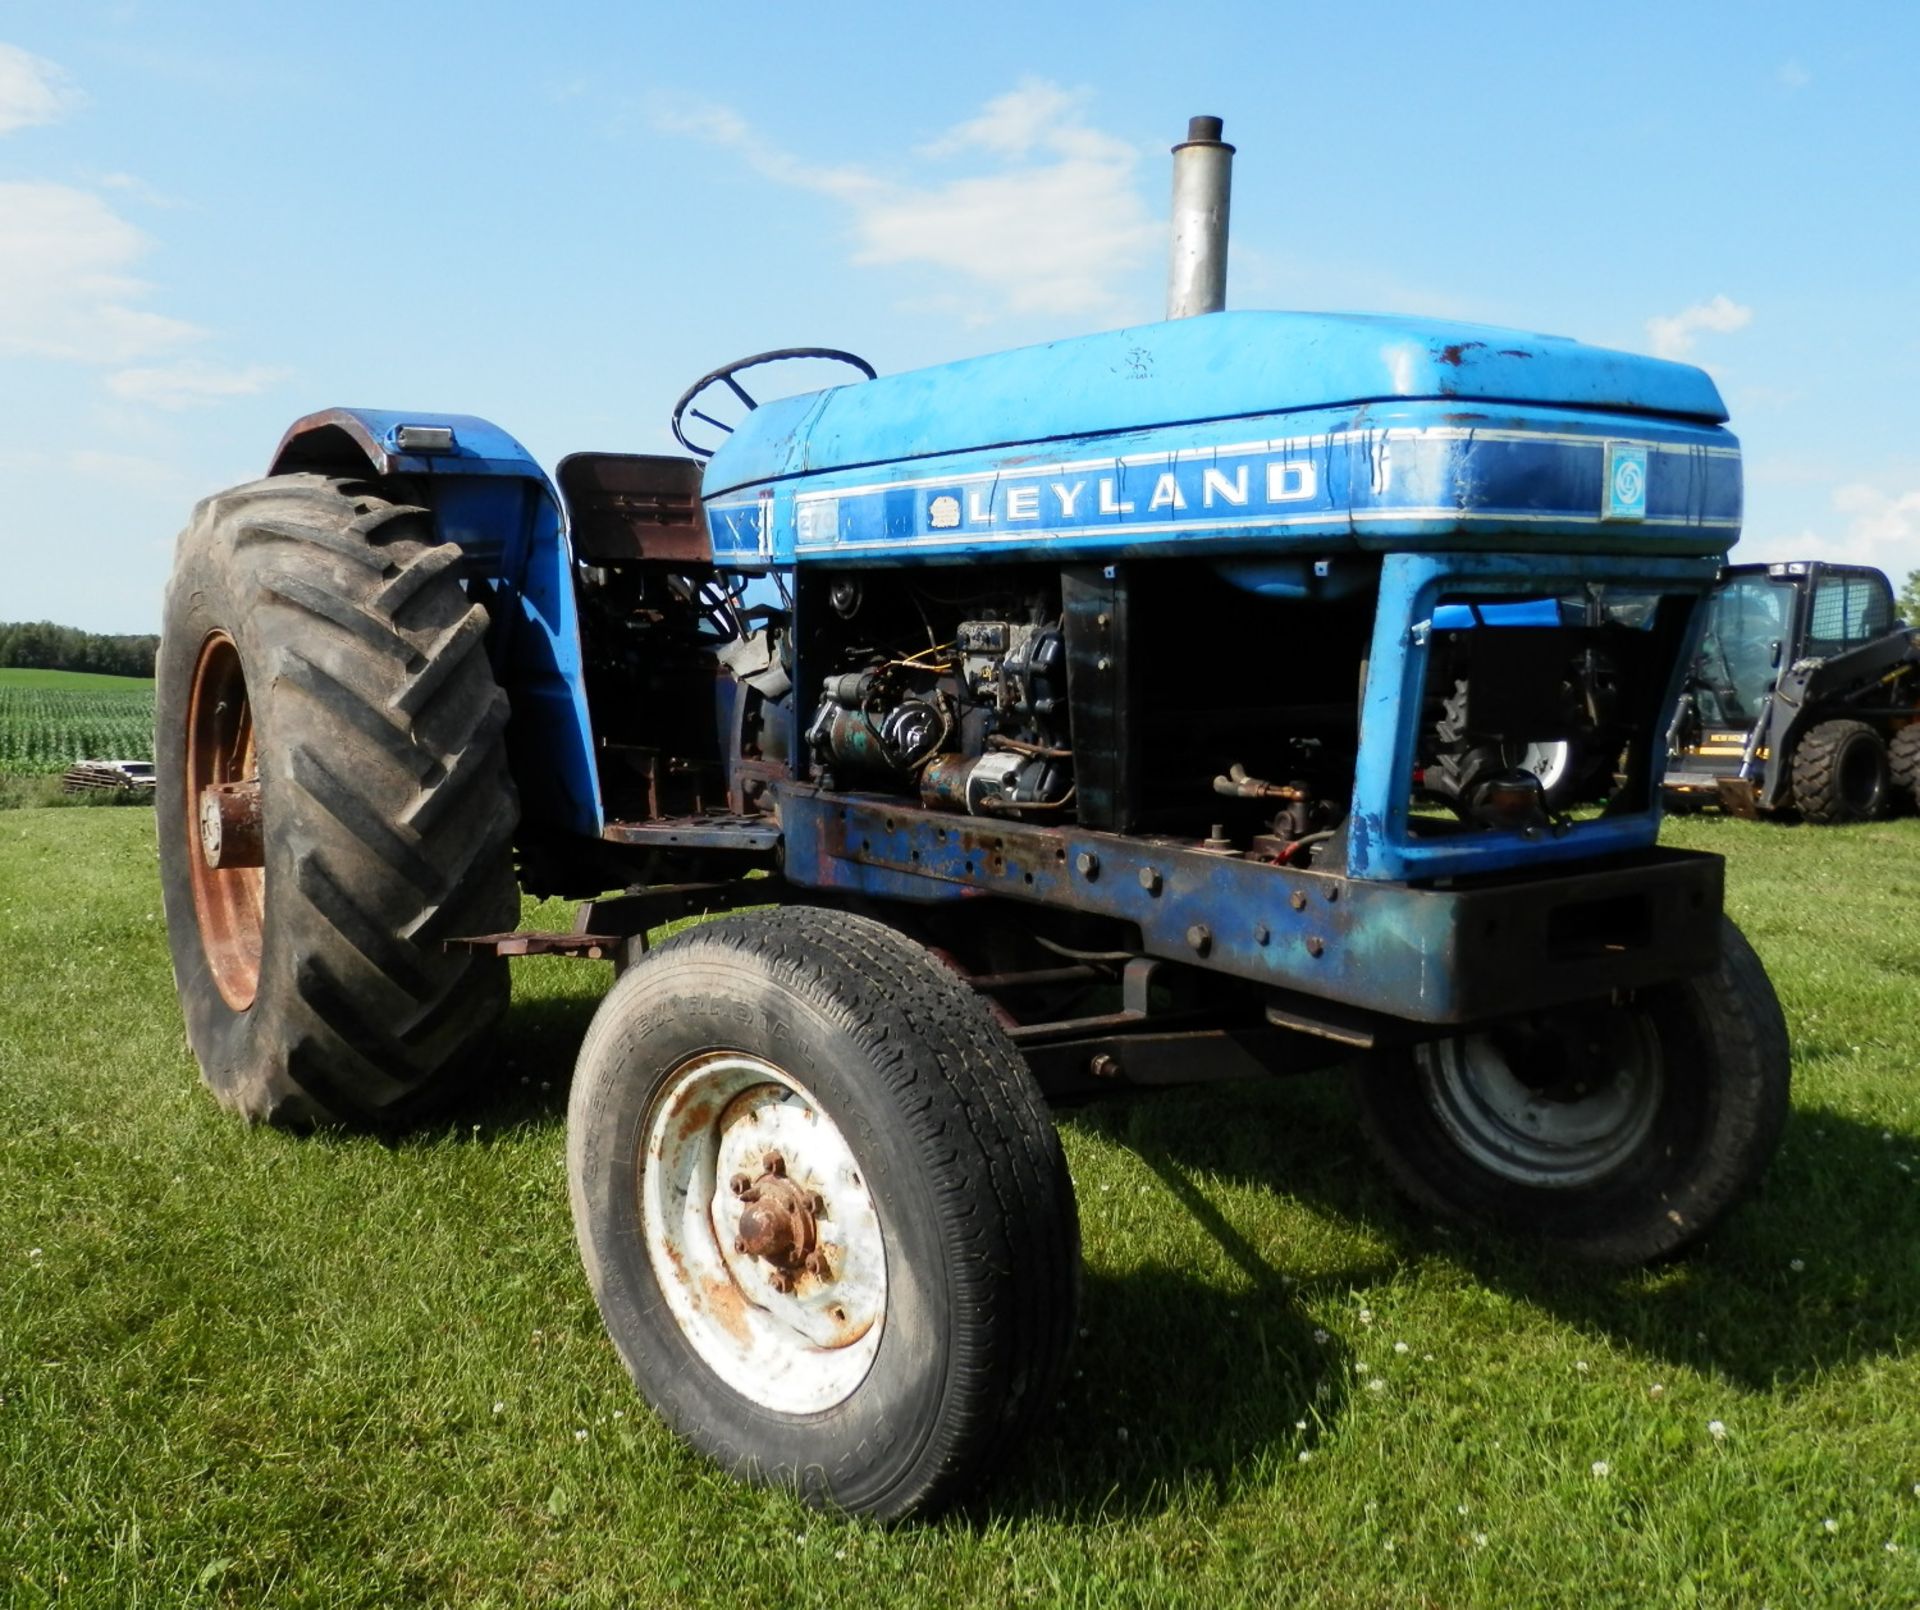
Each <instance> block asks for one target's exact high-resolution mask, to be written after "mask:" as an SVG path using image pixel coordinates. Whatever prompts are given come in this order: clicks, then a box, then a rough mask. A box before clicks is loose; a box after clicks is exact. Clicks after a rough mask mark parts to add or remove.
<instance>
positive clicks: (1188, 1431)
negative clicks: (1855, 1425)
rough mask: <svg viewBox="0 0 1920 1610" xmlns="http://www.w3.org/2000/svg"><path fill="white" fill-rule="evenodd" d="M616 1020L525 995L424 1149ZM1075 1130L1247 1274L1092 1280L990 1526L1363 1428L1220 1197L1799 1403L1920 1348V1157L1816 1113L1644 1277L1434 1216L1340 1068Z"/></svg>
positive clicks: (1268, 1466) (1167, 1489)
mask: <svg viewBox="0 0 1920 1610" xmlns="http://www.w3.org/2000/svg"><path fill="white" fill-rule="evenodd" d="M597 1004H598V992H597V991H596V992H594V993H591V994H588V993H583V994H581V995H579V996H560V997H547V996H542V997H535V998H532V999H524V1000H520V1001H517V1002H516V1003H515V1006H514V1010H513V1012H512V1014H511V1015H510V1016H509V1018H508V1019H507V1022H506V1024H505V1025H504V1026H503V1028H502V1030H501V1033H500V1037H499V1044H498V1047H497V1055H496V1060H495V1071H494V1072H493V1073H492V1074H491V1075H490V1076H489V1077H488V1078H487V1079H486V1080H485V1082H483V1083H476V1084H475V1085H473V1086H470V1087H469V1088H468V1089H467V1090H466V1091H464V1092H463V1093H462V1094H461V1096H460V1097H459V1098H458V1100H457V1102H456V1103H455V1104H454V1105H453V1106H452V1107H451V1108H449V1109H447V1110H445V1111H443V1112H442V1114H441V1115H440V1118H439V1120H438V1121H437V1122H436V1123H434V1124H431V1125H423V1126H421V1128H419V1129H417V1130H415V1131H414V1134H415V1135H417V1136H419V1137H420V1138H423V1139H424V1138H427V1136H428V1135H429V1134H430V1133H439V1134H444V1133H446V1132H447V1130H448V1129H449V1128H457V1129H461V1130H464V1129H466V1128H467V1127H468V1126H471V1125H473V1124H480V1125H482V1126H483V1127H484V1128H485V1129H487V1130H490V1131H497V1130H498V1129H501V1128H505V1127H516V1126H532V1127H540V1128H548V1127H553V1126H557V1125H559V1124H561V1123H562V1122H564V1119H565V1112H566V1103H567V1089H568V1082H569V1080H570V1078H571V1074H572V1069H573V1063H574V1059H575V1056H576V1055H577V1053H578V1050H579V1046H580V1042H581V1039H582V1037H583V1036H584V1035H585V1033H586V1029H587V1025H588V1022H589V1021H590V1020H591V1018H592V1015H593V1011H594V1009H595V1007H596V1006H597ZM1063 1121H1064V1122H1066V1123H1067V1124H1069V1125H1071V1126H1073V1127H1074V1128H1077V1129H1079V1130H1080V1131H1082V1132H1083V1133H1088V1134H1092V1135H1096V1136H1099V1137H1101V1138H1103V1139H1105V1140H1107V1141H1109V1142H1111V1143H1113V1144H1115V1145H1118V1146H1122V1147H1125V1148H1127V1149H1128V1150H1130V1151H1132V1152H1133V1153H1134V1154H1135V1155H1137V1156H1138V1157H1139V1158H1140V1159H1141V1160H1142V1161H1143V1162H1144V1163H1145V1164H1146V1166H1147V1167H1148V1168H1149V1169H1151V1170H1152V1172H1153V1173H1154V1174H1155V1175H1156V1177H1157V1178H1158V1179H1159V1181H1160V1182H1161V1184H1162V1185H1163V1186H1164V1187H1165V1189H1166V1191H1167V1192H1168V1194H1169V1195H1170V1196H1171V1197H1172V1198H1173V1201H1174V1202H1175V1203H1177V1204H1178V1206H1177V1208H1172V1209H1168V1210H1167V1211H1174V1212H1178V1213H1181V1214H1183V1215H1186V1216H1188V1217H1190V1218H1191V1219H1192V1220H1193V1221H1194V1222H1195V1223H1196V1224H1198V1225H1199V1226H1200V1228H1201V1229H1202V1230H1203V1231H1204V1232H1205V1233H1206V1234H1207V1236H1208V1237H1209V1238H1210V1239H1211V1240H1212V1241H1213V1242H1214V1243H1215V1244H1216V1245H1217V1246H1218V1247H1219V1249H1220V1251H1221V1253H1222V1254H1223V1255H1224V1257H1225V1258H1226V1259H1227V1260H1228V1261H1230V1262H1231V1263H1232V1264H1233V1265H1234V1266H1235V1267H1236V1268H1237V1269H1238V1270H1239V1271H1240V1273H1241V1274H1242V1275H1243V1276H1244V1277H1245V1283H1244V1285H1240V1284H1238V1283H1236V1285H1235V1287H1234V1288H1233V1289H1231V1290H1227V1289H1222V1287H1221V1286H1219V1285H1217V1284H1214V1283H1210V1282H1209V1281H1207V1280H1206V1279H1204V1278H1201V1277H1198V1276H1196V1275H1194V1274H1193V1273H1192V1272H1190V1271H1188V1270H1185V1269H1182V1268H1178V1267H1173V1266H1170V1265H1158V1264H1146V1265H1143V1266H1141V1267H1137V1268H1135V1269H1133V1270H1131V1271H1129V1272H1128V1273H1126V1274H1124V1275H1115V1274H1108V1273H1103V1272H1100V1271H1097V1270H1089V1271H1088V1273H1087V1275H1086V1279H1085V1286H1084V1289H1083V1295H1082V1303H1081V1326H1082V1331H1083V1334H1082V1335H1081V1336H1080V1338H1079V1339H1078V1341H1077V1344H1076V1347H1075V1350H1074V1355H1073V1359H1072V1362H1071V1365H1070V1369H1071V1370H1072V1371H1074V1372H1077V1373H1075V1374H1074V1375H1073V1376H1072V1377H1071V1378H1070V1379H1069V1381H1068V1382H1067V1383H1066V1386H1065V1388H1064V1395H1063V1399H1062V1402H1061V1404H1060V1406H1059V1407H1058V1408H1056V1409H1055V1410H1054V1412H1053V1413H1052V1414H1051V1415H1050V1416H1048V1417H1046V1418H1045V1419H1044V1420H1043V1422H1042V1423H1041V1425H1040V1426H1039V1427H1038V1428H1037V1429H1036V1432H1035V1434H1034V1435H1033V1436H1032V1437H1031V1438H1030V1439H1029V1441H1028V1443H1027V1444H1026V1445H1025V1446H1024V1447H1023V1448H1022V1449H1021V1450H1020V1451H1019V1452H1018V1453H1017V1454H1016V1455H1015V1458H1014V1462H1013V1464H1012V1465H1011V1466H1010V1467H1009V1468H1008V1470H1007V1471H1006V1472H1005V1473H1004V1474H1003V1475H1002V1476H1000V1477H999V1478H997V1479H996V1480H995V1481H994V1482H993V1483H992V1484H990V1486H989V1487H988V1488H987V1490H986V1491H985V1492H984V1493H983V1494H982V1495H981V1496H980V1498H979V1499H977V1500H976V1501H975V1502H974V1504H972V1505H970V1506H968V1508H967V1509H965V1510H964V1511H963V1512H962V1514H963V1517H965V1518H967V1519H968V1520H970V1521H973V1522H976V1523H979V1524H989V1525H990V1524H993V1523H994V1522H995V1521H996V1520H999V1519H1002V1518H1005V1517H1009V1516H1034V1515H1040V1516H1058V1517H1062V1518H1070V1519H1087V1518H1092V1517H1094V1516H1111V1515H1116V1514H1126V1513H1139V1512H1142V1511H1145V1510H1149V1509H1153V1508H1157V1507H1161V1506H1163V1505H1164V1504H1165V1503H1166V1502H1167V1501H1168V1500H1169V1498H1170V1496H1172V1495H1173V1494H1175V1493H1177V1492H1179V1491H1181V1490H1183V1489H1188V1488H1191V1487H1192V1486H1194V1485H1195V1484H1200V1485H1202V1486H1205V1487H1208V1488H1210V1489H1214V1490H1217V1491H1222V1492H1225V1491H1231V1490H1233V1489H1236V1488H1238V1487H1241V1486H1244V1485H1246V1484H1249V1483H1256V1484H1257V1483H1263V1482H1271V1481H1272V1480H1274V1479H1275V1474H1274V1473H1275V1470H1276V1469H1277V1468H1280V1467H1284V1466H1286V1465H1290V1464H1292V1463H1293V1462H1294V1461H1295V1460H1296V1459H1297V1458H1298V1456H1299V1453H1300V1452H1301V1451H1303V1450H1305V1451H1309V1452H1310V1451H1311V1449H1312V1447H1313V1445H1314V1441H1315V1439H1316V1437H1317V1435H1318V1433H1319V1431H1320V1428H1321V1427H1322V1426H1324V1425H1327V1424H1330V1423H1332V1422H1333V1421H1334V1420H1336V1419H1337V1418H1338V1417H1339V1415H1340V1414H1341V1413H1342V1411H1343V1406H1344V1403H1345V1399H1346V1396H1347V1393H1348V1392H1349V1391H1350V1389H1351V1387H1352V1385H1353V1384H1354V1383H1353V1380H1352V1376H1351V1371H1352V1360H1351V1358H1350V1357H1349V1356H1348V1354H1347V1353H1346V1352H1345V1350H1344V1349H1343V1347H1342V1346H1341V1343H1340V1341H1339V1339H1338V1338H1336V1337H1330V1338H1328V1339H1327V1340H1325V1341H1317V1340H1316V1339H1315V1328H1314V1325H1313V1322H1312V1320H1311V1319H1310V1318H1309V1317H1308V1316H1307V1315H1306V1313H1305V1312H1304V1311H1303V1309H1302V1307H1301V1305H1300V1302H1299V1295H1300V1288H1299V1287H1297V1286H1294V1285H1292V1284H1290V1282H1289V1276H1292V1275H1295V1274H1297V1271H1294V1270H1290V1269H1288V1268H1287V1267H1286V1264H1285V1258H1284V1250H1282V1249H1275V1248H1274V1247H1272V1245H1271V1244H1270V1242H1269V1243H1265V1244H1263V1243H1262V1242H1261V1241H1260V1240H1256V1238H1255V1237H1253V1236H1251V1235H1249V1233H1248V1232H1247V1230H1246V1229H1244V1228H1243V1227H1242V1225H1241V1224H1240V1223H1237V1222H1236V1220H1235V1217H1234V1215H1233V1214H1232V1212H1231V1211H1223V1210H1222V1209H1221V1208H1220V1207H1219V1206H1218V1205H1216V1203H1215V1201H1214V1200H1212V1199H1211V1197H1210V1195H1209V1193H1208V1192H1207V1191H1205V1190H1203V1189H1202V1188H1201V1186H1202V1185H1203V1184H1205V1183H1208V1182H1223V1183H1227V1184H1230V1185H1235V1186H1251V1187H1255V1188H1259V1189H1265V1190H1272V1191H1274V1192H1277V1193H1279V1194H1281V1195H1284V1196H1288V1197H1292V1198H1294V1199H1296V1200H1299V1201H1302V1202H1305V1203H1307V1204H1308V1205H1310V1206H1311V1207H1312V1208H1313V1209H1315V1211H1317V1212H1319V1213H1321V1214H1322V1215H1324V1216H1325V1217H1327V1218H1328V1219H1330V1220H1334V1221H1344V1222H1346V1223H1347V1224H1349V1225H1363V1226H1365V1228H1366V1229H1367V1230H1368V1232H1369V1233H1370V1234H1371V1235H1372V1236H1373V1238H1374V1239H1375V1241H1376V1242H1380V1243H1384V1244H1385V1248H1386V1250H1385V1252H1384V1253H1383V1254H1381V1255H1379V1256H1377V1257H1373V1258H1369V1259H1367V1260H1365V1261H1364V1263H1362V1264H1359V1265H1356V1266H1352V1267H1342V1268H1339V1269H1333V1270H1328V1269H1320V1270H1317V1271H1316V1272H1315V1273H1314V1274H1313V1276H1312V1282H1311V1284H1312V1287H1313V1288H1314V1289H1326V1290H1331V1291H1340V1292H1346V1291H1348V1290H1351V1289H1352V1288H1353V1287H1355V1286H1366V1285H1368V1284H1370V1283H1374V1282H1379V1281H1383V1280H1386V1279H1388V1278H1390V1277H1391V1275H1392V1274H1393V1272H1394V1270H1395V1268H1396V1267H1398V1266H1399V1265H1401V1264H1404V1263H1409V1262H1415V1261H1419V1260H1425V1259H1441V1260H1445V1261H1446V1262H1447V1263H1449V1264H1451V1265H1452V1266H1454V1267H1456V1268H1458V1269H1460V1270H1462V1271H1464V1272H1465V1273H1466V1274H1467V1275H1468V1276H1470V1277H1471V1278H1472V1279H1474V1280H1475V1281H1477V1282H1479V1283H1480V1284H1482V1285H1484V1286H1486V1287H1488V1288H1490V1289H1492V1290H1496V1291H1499V1292H1501V1293H1503V1294H1505V1295H1507V1296H1510V1297H1512V1298H1515V1299H1517V1300H1520V1301H1524V1302H1526V1303H1529V1304H1532V1305H1534V1306H1536V1307H1537V1308H1539V1309H1540V1310H1542V1311H1543V1312H1545V1313H1547V1314H1549V1315H1551V1316H1552V1317H1553V1318H1554V1319H1556V1320H1557V1321H1560V1322H1562V1323H1564V1324H1567V1325H1571V1326H1573V1327H1576V1328H1577V1329H1579V1330H1581V1331H1583V1332H1586V1333H1588V1334H1591V1335H1594V1336H1596V1337H1603V1338H1605V1339H1607V1340H1608V1341H1610V1342H1611V1343H1613V1344H1614V1345H1616V1346H1618V1347H1620V1348H1622V1349H1624V1350H1626V1351H1629V1352H1632V1353H1637V1354H1639V1355H1641V1356H1643V1357H1645V1358H1646V1359H1647V1360H1648V1361H1649V1363H1650V1364H1668V1365H1673V1364H1677V1365H1683V1366H1686V1367H1690V1368H1692V1369H1695V1370H1699V1371H1702V1372H1705V1373H1710V1374H1719V1375H1721V1376H1723V1377H1725V1378H1728V1379H1731V1380H1733V1381H1734V1382H1736V1383H1737V1384H1739V1385H1741V1386H1744V1387H1746V1388H1749V1389H1753V1390H1766V1389H1770V1388H1771V1389H1776V1390H1780V1389H1784V1390H1788V1391H1791V1390H1793V1389H1795V1388H1796V1387H1798V1386H1799V1385H1801V1384H1804V1383H1806V1382H1807V1381H1809V1380H1810V1379H1812V1378H1813V1377H1814V1376H1816V1375H1818V1374H1819V1373H1820V1372H1822V1371H1824V1370H1827V1369H1830V1368H1832V1367H1834V1366H1836V1365H1842V1364H1846V1363H1850V1362H1854V1361H1857V1360H1860V1359H1862V1358H1869V1357H1872V1356H1875V1355H1879V1354H1884V1353H1890V1352H1893V1351H1896V1350H1898V1349H1900V1348H1902V1347H1904V1346H1907V1345H1910V1344H1911V1342H1912V1339H1913V1338H1914V1337H1915V1336H1917V1335H1920V1259H1916V1258H1915V1257H1914V1255H1913V1248H1914V1247H1915V1246H1916V1245H1920V1146H1916V1145H1915V1144H1914V1142H1913V1140H1912V1139H1911V1138H1910V1137H1895V1138H1894V1139H1893V1140H1891V1141H1889V1140H1885V1139H1883V1138H1882V1131H1880V1130H1878V1129H1877V1128H1874V1127H1871V1126H1868V1125H1864V1124H1861V1123H1859V1122H1857V1121H1856V1120H1854V1119H1851V1118H1848V1117H1845V1116H1842V1115H1840V1114H1836V1113H1833V1112H1825V1111H1818V1110H1807V1109H1797V1110H1796V1111H1795V1113H1794V1114H1793V1116H1792V1118H1791V1120H1790V1121H1789V1124H1788V1127H1787V1132H1786V1137H1785V1141H1784V1145H1783V1147H1782V1151H1781V1153H1780V1155H1779V1157H1778V1158H1777V1159H1776V1161H1775V1163H1774V1166H1773V1168H1772V1170H1771V1171H1770V1173H1769V1175H1768V1177H1767V1179H1766V1181H1765V1182H1764V1184H1763V1187H1762V1189H1761V1191H1760V1192H1759V1193H1758V1194H1757V1195H1756V1196H1755V1197H1754V1198H1753V1199H1751V1200H1750V1201H1748V1202H1747V1203H1746V1204H1744V1205H1743V1206H1741V1207H1739V1208H1737V1209H1736V1210H1735V1211H1734V1212H1733V1213H1732V1214H1731V1215H1730V1216H1729V1217H1728V1219H1727V1220H1725V1221H1724V1222H1723V1223H1722V1225H1721V1226H1720V1227H1719V1229H1718V1230H1716V1231H1715V1232H1714V1233H1713V1235H1712V1236H1711V1237H1710V1238H1709V1239H1708V1241H1707V1242H1706V1243H1705V1244H1704V1245H1702V1246H1700V1247H1698V1248H1697V1249H1696V1250H1695V1251H1694V1252H1693V1253H1692V1254H1691V1255H1690V1256H1688V1257H1686V1258H1684V1259H1681V1260H1677V1261H1675V1262H1673V1263H1670V1264H1666V1265H1663V1266H1659V1267H1656V1268H1653V1269H1645V1270H1630V1271H1623V1272H1615V1271H1607V1270H1593V1269H1586V1268H1582V1267H1580V1266H1577V1265H1569V1264H1568V1263H1567V1262H1566V1260H1565V1259H1563V1258H1556V1257H1555V1256H1553V1255H1552V1254H1551V1253H1550V1252H1547V1251H1544V1250H1541V1249H1538V1248H1530V1247H1528V1246H1526V1245H1523V1244H1519V1243H1515V1242H1512V1241H1507V1240H1503V1239H1499V1238H1495V1237H1492V1236H1487V1235H1476V1234H1473V1233H1469V1232H1467V1231H1464V1230H1458V1229H1452V1230H1449V1229H1445V1228H1442V1227H1439V1226H1435V1225H1433V1224H1431V1223H1428V1222H1425V1221H1424V1220H1423V1219H1420V1218H1417V1217H1415V1216H1414V1213H1415V1210H1413V1209H1411V1208H1408V1207H1407V1206H1405V1205H1404V1204H1403V1203H1402V1202H1401V1201H1400V1200H1399V1199H1398V1198H1397V1197H1396V1196H1395V1195H1394V1194H1393V1193H1392V1192H1391V1190H1390V1189H1389V1188H1388V1186H1387V1185H1386V1183H1385V1181H1384V1179H1383V1178H1382V1177H1381V1176H1380V1175H1379V1173H1378V1172H1377V1171H1376V1170H1375V1168H1374V1167H1373V1165H1372V1163H1371V1161H1370V1160H1369V1158H1368V1157H1367V1155H1366V1152H1365V1149H1364V1147H1363V1145H1362V1142H1361V1138H1360V1134H1359V1128H1358V1123H1357V1120H1356V1118H1355V1116H1354V1114H1353V1112H1352V1110H1351V1106H1350V1104H1349V1102H1348V1100H1347V1097H1346V1093H1345V1090H1344V1088H1343V1086H1342V1083H1341V1080H1340V1078H1339V1076H1338V1075H1319V1076H1312V1077H1307V1078H1301V1079H1292V1080H1274V1081H1271V1082H1267V1083H1260V1082H1251V1083H1247V1084H1240V1085H1229V1086H1216V1087H1212V1088H1196V1089H1189V1090H1183V1091H1173V1092H1168V1093H1165V1094H1159V1095H1142V1096H1135V1097H1130V1098H1119V1099H1115V1100H1113V1101H1110V1102H1107V1103H1104V1104H1099V1105H1094V1106H1088V1107H1081V1108H1077V1109H1074V1110H1072V1111H1071V1112H1069V1113H1067V1114H1064V1115H1063ZM402 1143H403V1144H404V1137H403V1139H402ZM1902 1164H1905V1165H1906V1167H1907V1169H1908V1170H1909V1171H1908V1172H1903V1171H1902V1169H1901V1165H1902ZM1795 1260H1798V1261H1800V1263H1801V1264H1802V1265H1803V1267H1802V1268H1800V1269H1795V1268H1794V1267H1793V1265H1794V1262H1795ZM1302 1421H1304V1422H1305V1423H1306V1427H1307V1429H1306V1430H1305V1431H1304V1432H1303V1431H1302V1430H1301V1429H1300V1428H1299V1427H1300V1422H1302ZM1123 1433H1124V1435H1123Z"/></svg>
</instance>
